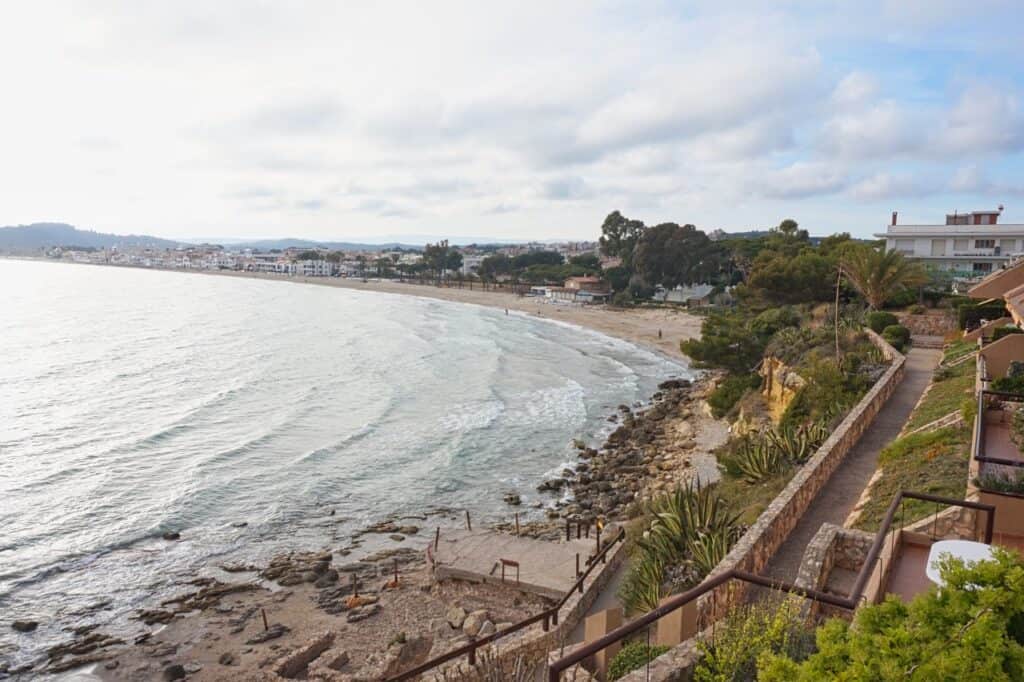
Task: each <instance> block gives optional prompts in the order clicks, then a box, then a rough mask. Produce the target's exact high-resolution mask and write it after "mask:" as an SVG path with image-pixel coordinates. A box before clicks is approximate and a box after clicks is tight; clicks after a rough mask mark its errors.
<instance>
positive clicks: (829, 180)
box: [755, 161, 848, 199]
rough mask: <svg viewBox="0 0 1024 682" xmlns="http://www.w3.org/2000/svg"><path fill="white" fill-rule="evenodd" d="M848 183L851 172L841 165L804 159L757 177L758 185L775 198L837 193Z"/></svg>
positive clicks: (765, 194)
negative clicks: (834, 165)
mask: <svg viewBox="0 0 1024 682" xmlns="http://www.w3.org/2000/svg"><path fill="white" fill-rule="evenodd" d="M847 183H848V176H847V174H846V172H844V171H843V170H842V169H839V168H836V167H833V166H831V165H829V164H823V163H808V162H802V161H801V162H797V163H793V164H791V165H789V166H786V167H784V168H779V169H776V170H773V171H770V172H768V173H767V174H765V175H764V176H763V177H761V178H759V179H758V180H756V181H755V189H756V191H758V192H759V193H760V194H762V195H763V196H765V197H769V198H772V199H800V198H805V197H812V196H821V195H828V194H835V193H836V192H838V191H840V190H841V189H843V188H844V187H845V186H846V185H847Z"/></svg>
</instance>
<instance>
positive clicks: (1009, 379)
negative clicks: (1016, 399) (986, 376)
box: [992, 376, 1024, 395]
mask: <svg viewBox="0 0 1024 682" xmlns="http://www.w3.org/2000/svg"><path fill="white" fill-rule="evenodd" d="M992 390H993V391H995V392H996V393H1013V394H1016V395H1024V376H1006V377H1000V378H998V379H996V380H995V381H993V382H992Z"/></svg>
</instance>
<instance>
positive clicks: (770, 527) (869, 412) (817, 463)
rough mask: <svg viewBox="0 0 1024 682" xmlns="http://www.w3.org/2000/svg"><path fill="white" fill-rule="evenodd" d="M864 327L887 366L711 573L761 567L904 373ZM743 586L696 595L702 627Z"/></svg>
mask: <svg viewBox="0 0 1024 682" xmlns="http://www.w3.org/2000/svg"><path fill="white" fill-rule="evenodd" d="M865 331H866V332H867V334H868V336H869V338H870V339H871V342H872V343H873V344H874V345H875V346H876V347H878V348H879V349H880V350H881V351H882V353H883V355H884V357H885V358H886V359H888V360H890V362H891V365H890V366H889V369H887V370H886V371H885V374H883V375H882V376H881V377H880V378H879V379H878V381H877V382H875V385H874V386H872V387H871V389H869V390H868V392H867V393H866V394H865V395H864V397H863V398H861V400H860V401H859V402H858V403H857V404H856V405H855V406H854V407H853V409H852V410H850V413H849V414H848V415H847V416H846V418H845V419H843V421H842V422H841V423H840V424H839V426H838V427H837V428H836V430H835V431H834V432H833V433H832V435H831V436H829V437H828V439H827V440H826V441H825V442H824V443H823V444H822V445H821V447H820V448H818V451H817V452H816V453H814V455H813V456H812V457H811V458H810V459H809V460H808V461H807V463H806V464H804V465H803V466H802V467H801V468H800V469H799V470H797V472H796V473H795V474H794V475H793V478H792V479H791V480H790V482H789V484H787V485H786V487H785V488H784V489H783V491H782V492H781V493H779V495H778V496H777V497H776V498H775V499H774V500H772V502H771V504H769V505H768V508H767V509H766V510H765V511H764V512H763V513H762V514H761V516H759V517H758V519H757V521H755V522H754V525H752V526H751V527H750V528H749V529H748V530H747V532H746V533H745V534H744V535H743V537H742V538H740V540H739V542H737V543H736V546H735V547H733V549H732V551H730V552H729V554H728V555H727V556H726V557H725V559H724V560H723V561H722V562H721V563H720V564H719V565H718V566H717V567H716V568H715V570H714V571H712V573H711V576H715V575H719V574H721V573H725V572H726V571H729V570H732V569H737V568H738V569H742V570H746V571H749V572H751V573H758V574H759V573H761V571H762V570H763V569H764V567H765V566H766V565H767V564H768V561H769V559H771V557H772V556H773V555H774V554H775V552H776V551H778V549H779V547H781V546H782V543H783V542H785V540H786V538H787V537H788V536H789V534H790V532H792V530H793V528H794V527H795V526H796V524H797V522H798V521H799V520H800V518H801V517H802V516H803V514H804V512H805V511H807V508H808V507H809V506H810V504H811V502H812V501H813V500H814V498H815V497H816V496H817V494H818V493H819V492H820V491H821V489H822V487H824V485H825V483H827V482H828V479H829V477H830V476H831V475H832V472H833V471H835V469H836V467H838V466H839V464H840V463H841V462H842V461H843V459H844V458H845V457H846V455H847V453H849V452H850V450H852V449H853V447H854V446H855V445H856V444H857V442H858V441H859V440H860V437H861V435H862V434H863V433H864V431H865V430H867V428H868V427H870V426H871V423H872V422H873V421H874V418H875V415H877V414H878V412H879V410H881V409H882V406H883V405H885V403H886V401H887V400H888V399H889V396H891V395H892V393H893V391H894V390H895V389H896V387H897V386H898V385H899V383H900V381H901V380H902V379H903V372H904V365H905V363H906V358H905V357H904V356H903V355H902V354H901V353H900V352H898V351H897V350H896V349H895V348H893V347H892V346H890V345H889V344H888V343H886V342H885V341H884V340H883V339H882V338H881V337H880V336H879V335H878V334H875V333H874V332H872V331H870V330H865ZM709 577H710V576H709ZM731 582H735V581H730V583H731ZM745 591H746V590H745V589H743V588H741V589H736V586H735V585H731V584H726V585H723V586H722V587H720V588H718V589H716V590H715V591H714V592H710V593H708V594H706V595H704V596H703V597H701V598H700V603H699V609H698V610H699V613H700V619H701V621H700V622H701V624H702V626H704V627H707V626H708V625H710V624H711V623H712V622H714V621H716V620H718V619H719V618H720V617H721V616H722V615H723V614H725V613H726V612H727V611H728V609H729V608H730V607H731V606H732V605H733V604H735V603H737V601H738V600H741V599H743V598H744V594H745Z"/></svg>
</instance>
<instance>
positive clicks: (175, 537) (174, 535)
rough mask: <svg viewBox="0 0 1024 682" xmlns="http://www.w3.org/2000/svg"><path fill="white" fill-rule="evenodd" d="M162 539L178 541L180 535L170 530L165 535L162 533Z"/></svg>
mask: <svg viewBox="0 0 1024 682" xmlns="http://www.w3.org/2000/svg"><path fill="white" fill-rule="evenodd" d="M162 537H163V539H164V540H180V539H181V533H179V532H178V531H176V530H170V531H167V532H166V533H164V534H163V536H162Z"/></svg>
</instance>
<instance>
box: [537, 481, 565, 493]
mask: <svg viewBox="0 0 1024 682" xmlns="http://www.w3.org/2000/svg"><path fill="white" fill-rule="evenodd" d="M563 486H565V479H562V478H552V479H548V480H547V481H544V482H543V483H541V484H540V485H539V486H537V492H540V493H543V492H547V491H551V492H558V491H559V490H561V489H562V487H563Z"/></svg>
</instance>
